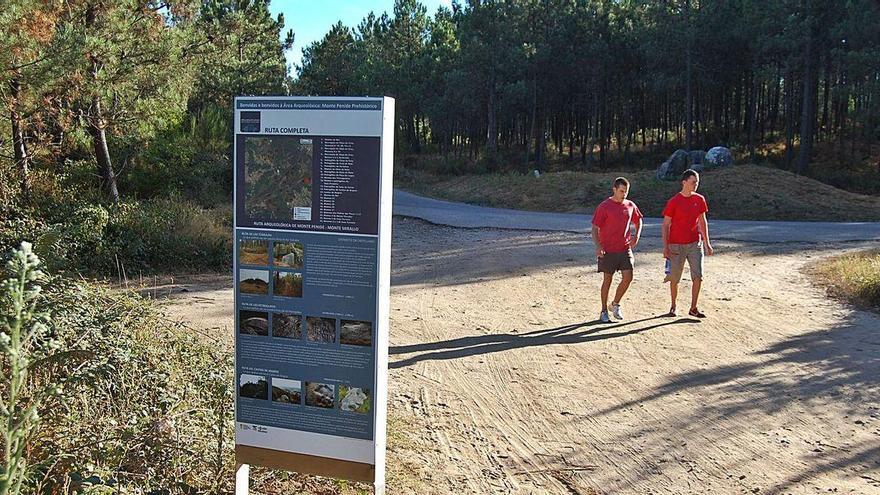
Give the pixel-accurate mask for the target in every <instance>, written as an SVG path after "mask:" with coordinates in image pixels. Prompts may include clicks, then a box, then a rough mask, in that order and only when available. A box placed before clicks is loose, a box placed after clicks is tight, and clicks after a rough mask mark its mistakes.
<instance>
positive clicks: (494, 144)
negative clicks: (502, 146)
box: [486, 67, 498, 156]
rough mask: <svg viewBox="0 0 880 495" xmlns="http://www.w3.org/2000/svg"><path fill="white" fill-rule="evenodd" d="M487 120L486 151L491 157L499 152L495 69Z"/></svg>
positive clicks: (491, 83) (490, 78)
mask: <svg viewBox="0 0 880 495" xmlns="http://www.w3.org/2000/svg"><path fill="white" fill-rule="evenodd" d="M486 107H487V108H486V120H487V122H488V126H487V129H486V151H487V152H488V153H489V155H490V156H494V155H495V153H497V152H498V119H497V117H496V111H495V68H494V67H493V68H492V70H491V72H490V76H489V101H488V104H487V105H486Z"/></svg>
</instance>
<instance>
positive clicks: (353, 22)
mask: <svg viewBox="0 0 880 495" xmlns="http://www.w3.org/2000/svg"><path fill="white" fill-rule="evenodd" d="M420 2H421V4H422V5H424V6H425V7H427V9H428V14H429V15H431V16H433V15H434V13H435V12H437V7H439V6H441V5H445V6H446V7H450V6H451V5H452V0H420ZM269 10H271V11H272V14H273V15H278V14H279V13H282V14H284V31H285V32H287V30H288V29H293V34H294V35H295V36H296V37H295V42H294V44H293V49H291V50H290V51H289V52H288V53H287V54H286V55H287V64H288V66H293V65H298V64H299V63H300V61H301V60H302V49H303V47H306V46H309V45H310V44H311V43H312V42H313V41H318V40H319V39H321V38H323V37H324V35H325V34H327V31H329V30H330V26H332V25H334V24H336V22H337V21H342V23H343V24H345V25H346V26H349V27H355V26H357V25H358V24H359V23H360V22H361V20H362V19H363V18H364V17H366V16H367V14H369V13H370V11H373V12H375V13H376V15H380V14H381V13H382V12H387V13H388V15H389V16H390V15H392V14H393V12H394V0H272V3H270V4H269ZM293 75H294V76H295V75H296V72H293Z"/></svg>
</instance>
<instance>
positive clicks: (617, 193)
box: [611, 177, 629, 202]
mask: <svg viewBox="0 0 880 495" xmlns="http://www.w3.org/2000/svg"><path fill="white" fill-rule="evenodd" d="M627 194H629V181H628V180H626V179H625V178H624V177H618V178H616V179H614V182H613V183H612V184H611V197H612V198H614V201H617V202H621V201H623V200H624V199H626V195H627Z"/></svg>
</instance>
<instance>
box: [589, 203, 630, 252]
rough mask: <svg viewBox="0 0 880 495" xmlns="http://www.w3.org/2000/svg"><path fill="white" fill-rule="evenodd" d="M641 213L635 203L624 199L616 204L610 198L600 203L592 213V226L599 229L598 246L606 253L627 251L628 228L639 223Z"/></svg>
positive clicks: (628, 240)
mask: <svg viewBox="0 0 880 495" xmlns="http://www.w3.org/2000/svg"><path fill="white" fill-rule="evenodd" d="M641 219H642V212H641V211H639V207H638V206H636V204H635V203H633V202H632V201H630V200H628V199H624V200H623V202H622V203H618V202H616V201H614V200H613V199H611V198H608V199H606V200H605V201H602V203H601V204H599V207H598V208H596V212H595V213H593V225H595V226H596V227H599V244H601V245H602V249H604V250H605V252H606V253H623V252H626V250H628V249H629V242H630V238H631V235H630V232H629V230H630V229H629V226H630V225H632V224H633V223H635V222H638V221H641Z"/></svg>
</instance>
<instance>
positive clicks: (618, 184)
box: [592, 177, 642, 323]
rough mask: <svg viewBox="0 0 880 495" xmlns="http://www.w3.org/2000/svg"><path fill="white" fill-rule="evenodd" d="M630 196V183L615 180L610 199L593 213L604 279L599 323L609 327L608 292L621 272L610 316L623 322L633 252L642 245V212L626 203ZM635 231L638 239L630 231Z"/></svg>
mask: <svg viewBox="0 0 880 495" xmlns="http://www.w3.org/2000/svg"><path fill="white" fill-rule="evenodd" d="M627 194H629V181H628V180H626V179H624V178H623V177H618V178H616V179H614V183H613V184H612V186H611V197H610V198H608V199H606V200H605V201H603V202H602V203H601V204H599V206H598V207H597V208H596V211H595V213H593V229H592V237H593V244H595V246H596V259H597V260H598V263H599V272H601V273H602V274H603V275H604V278H603V279H602V290H601V295H602V312H601V313H600V314H599V319H600V320H601V321H602V322H603V323H608V322H609V321H611V319H610V318H609V317H608V292H609V291H610V290H611V282H612V280H613V278H614V273H615V272H617V271H620V272H621V274H622V275H623V278H622V279H621V281H620V285H618V286H617V292H616V293H615V294H614V301H613V302H612V303H611V314H613V315H614V317H615V318H617V319H618V320H622V319H623V313H622V312H621V310H620V300H621V299H623V295H624V294H625V293H626V290H627V289H628V288H629V284H630V282H632V279H633V253H632V250H633V249H634V248H635V247H636V245H637V244H638V243H639V237H640V236H641V235H642V212H641V211H639V207H638V206H636V204H635V203H633V202H632V201H630V200H628V199H626V195H627ZM631 227H634V228H635V237H633V236H632V235H631V233H630V228H631Z"/></svg>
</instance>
